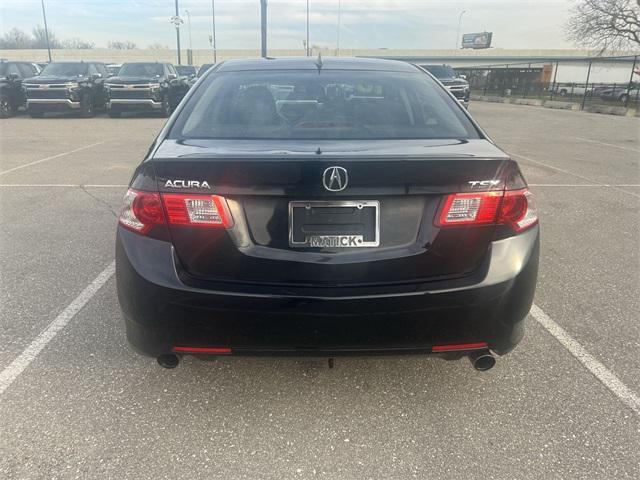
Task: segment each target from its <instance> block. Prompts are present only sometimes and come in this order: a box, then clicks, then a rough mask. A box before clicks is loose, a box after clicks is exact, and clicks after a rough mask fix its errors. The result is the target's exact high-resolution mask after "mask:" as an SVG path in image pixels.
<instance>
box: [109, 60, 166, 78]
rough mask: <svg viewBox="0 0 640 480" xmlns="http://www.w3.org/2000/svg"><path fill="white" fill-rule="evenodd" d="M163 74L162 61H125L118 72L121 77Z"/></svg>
mask: <svg viewBox="0 0 640 480" xmlns="http://www.w3.org/2000/svg"><path fill="white" fill-rule="evenodd" d="M162 74H163V68H162V64H161V63H125V64H124V65H122V67H120V71H119V72H118V76H119V77H156V76H158V77H160V76H162Z"/></svg>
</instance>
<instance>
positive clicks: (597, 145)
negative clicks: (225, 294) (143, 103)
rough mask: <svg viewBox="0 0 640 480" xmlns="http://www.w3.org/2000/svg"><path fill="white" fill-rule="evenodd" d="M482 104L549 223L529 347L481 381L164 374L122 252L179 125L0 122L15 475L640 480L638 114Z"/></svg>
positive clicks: (6, 431)
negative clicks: (126, 322) (138, 187)
mask: <svg viewBox="0 0 640 480" xmlns="http://www.w3.org/2000/svg"><path fill="white" fill-rule="evenodd" d="M471 111H472V113H473V114H474V116H475V117H476V118H477V119H478V120H479V122H480V124H481V125H482V126H483V127H484V128H485V129H486V131H487V132H488V133H489V134H490V135H491V136H492V137H493V139H494V140H495V141H496V142H497V143H498V144H499V145H501V146H502V147H503V148H505V149H506V150H507V151H509V152H510V153H511V154H512V155H513V156H514V158H516V159H517V160H518V161H519V162H520V164H521V167H522V169H523V171H524V173H525V176H526V177H527V179H528V181H529V183H530V184H531V189H532V190H533V191H534V192H535V193H536V194H537V197H538V202H539V208H540V212H541V222H542V235H543V237H542V253H541V270H540V276H539V284H538V290H537V294H536V299H535V307H534V309H533V311H532V315H530V318H529V320H528V331H527V335H526V338H525V340H524V341H523V342H522V344H521V345H520V346H519V347H518V348H517V349H516V350H515V351H514V352H513V353H512V354H510V355H508V356H506V357H504V358H502V359H499V360H498V364H497V366H496V367H495V368H494V369H492V370H491V371H489V372H486V373H479V372H476V371H474V370H473V369H472V368H471V366H470V364H469V362H467V361H460V362H444V361H442V360H438V359H434V358H428V357H415V356H413V357H400V358H395V357H393V358H386V357H384V358H338V359H336V367H335V368H334V369H329V368H328V367H327V363H326V361H323V360H321V359H295V358H286V359H279V358H275V359H274V358H222V359H218V360H216V361H215V362H205V361H201V360H198V359H194V358H190V357H186V358H185V360H184V361H183V362H182V363H181V365H180V367H179V368H177V369H175V370H164V369H162V368H160V367H159V366H158V365H157V364H156V362H155V360H154V359H150V358H145V357H141V356H138V355H136V354H135V353H133V352H132V351H131V350H130V349H129V348H128V347H127V345H126V342H125V338H124V330H123V327H122V325H121V320H120V315H119V309H118V303H117V299H116V293H115V282H114V277H113V263H112V262H113V257H114V235H115V226H116V218H115V216H116V212H117V211H118V209H119V205H120V200H121V198H122V195H123V193H124V191H125V189H126V184H127V183H128V181H129V178H130V175H131V173H132V171H133V169H134V167H135V165H136V164H137V163H138V162H139V161H140V160H141V158H142V157H143V155H144V153H145V152H146V150H147V148H148V146H149V144H150V143H151V141H152V140H153V138H154V136H155V134H156V133H157V131H158V130H159V128H160V127H161V126H162V124H163V123H164V120H163V119H156V118H123V119H109V118H107V117H104V116H101V117H97V118H94V119H89V120H81V119H77V118H46V119H31V118H28V117H26V116H24V115H22V116H19V117H16V118H12V119H9V120H3V121H2V123H0V129H1V136H0V302H1V312H0V322H1V327H0V345H1V347H0V371H1V372H2V373H0V477H2V478H7V479H54V478H56V479H67V478H69V479H70V478H80V479H89V478H91V479H93V478H98V479H106V478H114V479H124V478H135V479H147V478H149V479H161V478H162V479H164V478H166V479H176V478H225V479H242V478H246V479H256V478H261V479H271V478H273V479H287V478H332V479H369V478H370V479H383V478H399V479H405V478H433V477H439V478H471V477H478V478H500V479H514V478H518V479H523V478H532V479H534V478H535V479H538V478H561V479H568V478H585V479H586V478H589V479H591V478H607V479H608V478H616V479H623V478H640V460H639V457H640V456H639V453H638V452H640V399H639V394H640V355H639V354H638V352H639V351H640V323H639V322H638V319H639V318H640V213H639V212H640V138H639V136H640V120H639V119H637V118H626V117H613V116H605V115H597V114H587V113H577V112H569V111H558V110H550V109H544V108H537V107H527V106H519V105H503V104H489V103H487V104H485V103H473V104H472V106H471ZM52 322H53V323H52ZM43 332H44V334H43Z"/></svg>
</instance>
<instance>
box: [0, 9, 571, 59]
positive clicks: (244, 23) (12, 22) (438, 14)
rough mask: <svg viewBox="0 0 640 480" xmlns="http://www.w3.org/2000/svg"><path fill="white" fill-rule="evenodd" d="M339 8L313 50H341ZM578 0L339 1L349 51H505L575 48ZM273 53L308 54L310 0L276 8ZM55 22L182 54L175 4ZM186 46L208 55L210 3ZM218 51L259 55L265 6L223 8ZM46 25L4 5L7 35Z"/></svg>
mask: <svg viewBox="0 0 640 480" xmlns="http://www.w3.org/2000/svg"><path fill="white" fill-rule="evenodd" d="M338 3H339V0H310V1H309V10H310V14H309V22H310V29H309V30H310V43H311V44H312V45H313V46H321V47H329V48H335V46H336V43H337V33H338V29H337V24H338ZM571 3H572V1H571V0H564V1H561V0H461V1H458V0H450V1H431V0H340V7H341V8H340V11H341V15H340V19H341V28H340V46H341V48H343V49H347V48H359V49H361V48H407V49H443V48H453V47H454V46H455V45H456V33H457V28H458V18H459V15H460V13H461V12H462V11H463V10H465V14H464V15H463V17H462V32H463V33H470V32H482V31H492V32H494V34H493V46H495V47H498V48H540V49H547V48H574V47H575V46H574V45H572V44H571V43H570V42H568V41H566V40H565V38H564V32H563V24H564V23H565V22H566V20H567V17H568V12H569V9H570V6H571ZM268 5H269V7H268V8H269V15H268V17H269V26H268V35H269V48H273V49H298V48H299V49H300V50H301V51H302V49H303V44H302V41H303V39H304V38H305V37H306V0H269V3H268ZM45 6H46V9H47V22H48V25H49V28H50V30H52V31H53V32H54V33H55V34H56V36H57V37H58V38H59V39H66V38H72V37H78V38H82V39H84V40H89V41H92V42H94V43H95V44H96V47H106V45H107V42H109V41H112V40H121V41H125V40H126V41H132V42H135V43H136V44H137V45H138V46H139V47H142V48H143V47H146V46H147V45H149V44H156V43H157V44H161V45H166V46H170V47H172V48H175V29H174V27H173V26H172V24H171V23H170V17H171V16H172V15H174V14H175V4H174V0H45ZM179 8H180V16H181V17H182V18H183V20H184V22H185V23H184V25H183V27H182V28H181V39H182V47H183V48H188V46H189V30H188V25H187V24H188V22H187V15H186V13H185V10H188V11H189V13H190V17H191V32H192V35H191V37H192V42H193V43H192V45H193V48H194V49H200V48H209V35H210V34H211V0H180V1H179ZM215 9H216V40H217V42H216V43H217V47H218V48H219V49H239V48H240V49H259V48H260V1H259V0H215ZM35 25H42V10H41V6H40V0H0V34H4V33H6V32H7V31H8V30H10V29H11V28H13V27H17V28H20V29H22V30H25V31H30V30H31V29H32V28H33V26H35Z"/></svg>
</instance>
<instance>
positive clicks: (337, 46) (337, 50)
mask: <svg viewBox="0 0 640 480" xmlns="http://www.w3.org/2000/svg"><path fill="white" fill-rule="evenodd" d="M341 7H342V0H338V39H337V41H336V57H339V56H340V19H341V13H342V8H341Z"/></svg>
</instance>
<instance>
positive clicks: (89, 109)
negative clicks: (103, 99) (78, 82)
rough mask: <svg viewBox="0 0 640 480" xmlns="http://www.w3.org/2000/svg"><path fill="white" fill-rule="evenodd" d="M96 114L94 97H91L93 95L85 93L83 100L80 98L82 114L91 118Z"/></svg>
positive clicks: (83, 116)
mask: <svg viewBox="0 0 640 480" xmlns="http://www.w3.org/2000/svg"><path fill="white" fill-rule="evenodd" d="M94 115H95V111H94V109H93V98H91V95H83V96H82V100H80V116H81V117H82V118H91V117H93V116H94Z"/></svg>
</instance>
